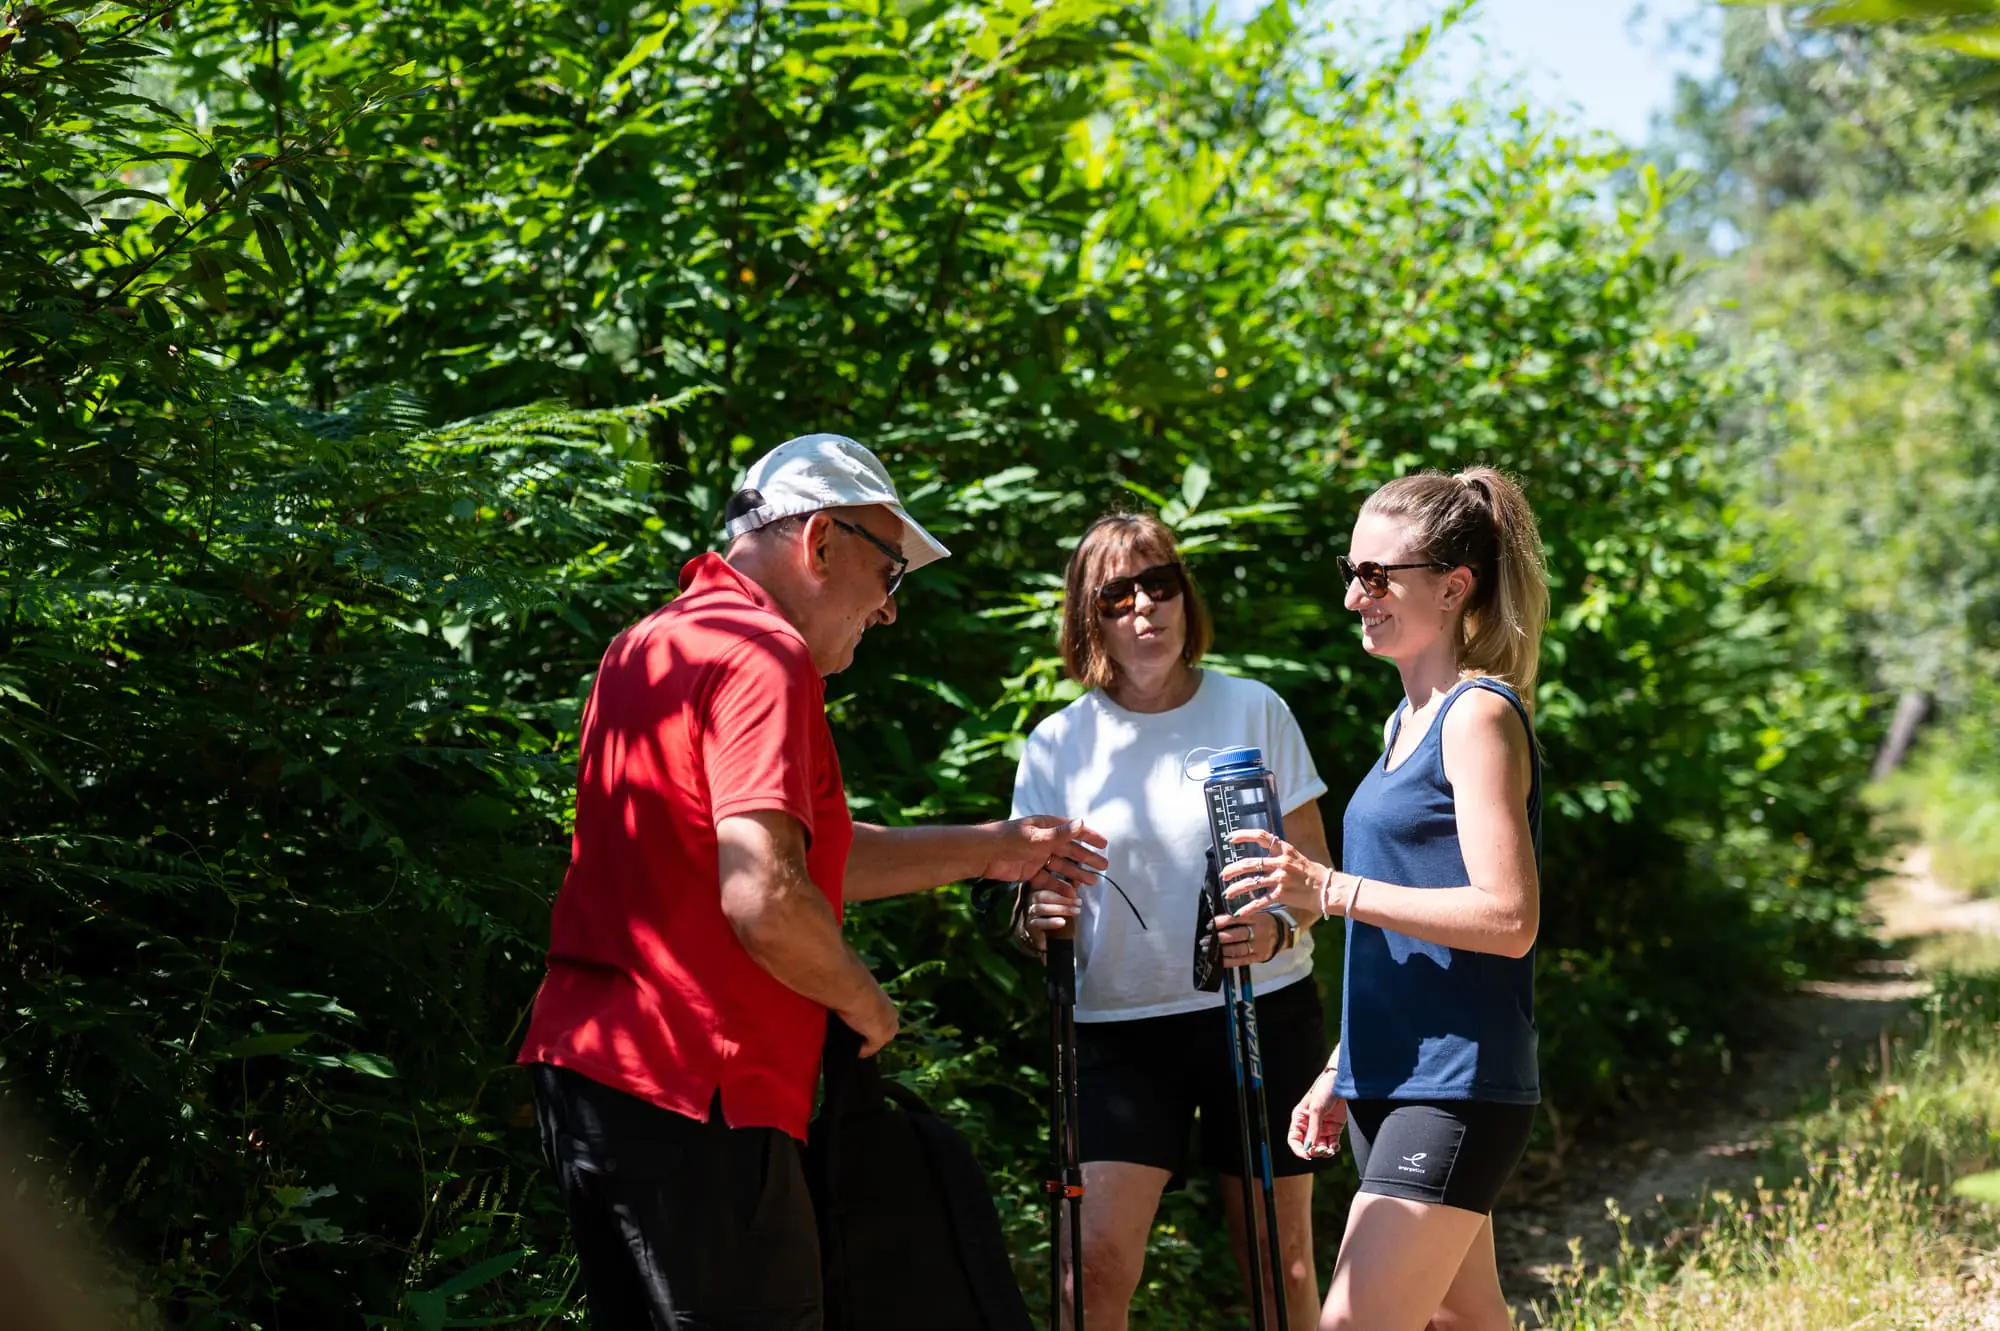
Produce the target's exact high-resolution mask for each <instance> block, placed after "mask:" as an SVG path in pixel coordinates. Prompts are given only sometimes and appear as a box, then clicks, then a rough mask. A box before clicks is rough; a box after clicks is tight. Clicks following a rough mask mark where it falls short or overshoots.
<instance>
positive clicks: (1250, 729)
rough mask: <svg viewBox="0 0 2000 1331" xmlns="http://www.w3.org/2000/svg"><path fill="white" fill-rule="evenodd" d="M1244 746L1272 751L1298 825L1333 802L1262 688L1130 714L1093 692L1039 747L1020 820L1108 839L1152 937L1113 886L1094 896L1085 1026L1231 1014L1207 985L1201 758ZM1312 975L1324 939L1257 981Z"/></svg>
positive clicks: (1082, 937)
mask: <svg viewBox="0 0 2000 1331" xmlns="http://www.w3.org/2000/svg"><path fill="white" fill-rule="evenodd" d="M1239 744H1250V745H1255V746H1256V747H1257V748H1260V749H1262V750H1263V751H1264V765H1265V766H1266V767H1268V768H1270V769H1271V772H1272V773H1273V775H1275V776H1276V778H1277V785H1278V804H1279V807H1280V808H1281V809H1283V810H1284V811H1285V812H1286V813H1288V814H1289V813H1290V812H1291V811H1292V810H1293V809H1296V808H1298V807H1299V806H1300V805H1302V804H1304V803H1306V802H1307V801H1308V800H1312V799H1317V798H1318V797H1319V796H1320V795H1322V794H1324V793H1325V792H1326V782H1324V781H1322V780H1320V778H1319V773H1318V772H1317V771H1316V770H1315V769H1314V768H1313V761H1312V755H1311V754H1310V753H1308V752H1307V751H1306V741H1305V736H1304V735H1303V734H1302V733H1301V732H1300V730H1299V723H1298V721H1297V720H1295V719H1294V718H1293V716H1292V710H1291V708H1289V707H1287V706H1285V700H1284V699H1282V698H1280V697H1279V696H1278V695H1277V694H1276V693H1273V692H1272V691H1271V690H1270V688H1268V687H1267V686H1265V685H1263V684H1259V683H1257V682H1256V681H1255V680H1248V679H1238V678H1236V677H1235V676H1232V675H1223V674H1218V673H1217V672H1215V671H1213V670H1204V671H1202V672H1201V680H1200V682H1199V683H1198V685H1197V686H1196V688H1195V693H1194V696H1193V697H1192V698H1190V699H1188V700H1187V701H1186V702H1185V703H1183V704H1181V705H1180V706H1179V707H1176V708H1174V709H1173V710H1172V711H1168V712H1132V711H1127V710H1126V709H1125V708H1123V707H1120V706H1119V705H1118V704H1117V703H1115V702H1113V701H1111V699H1110V698H1108V697H1106V696H1105V695H1104V692H1103V691H1102V690H1100V689H1092V690H1091V691H1090V692H1089V693H1086V694H1085V695H1084V696H1083V697H1081V698H1078V699H1077V700H1076V701H1075V702H1073V703H1071V704H1070V705H1069V706H1067V707H1065V708H1063V709H1062V710H1061V711H1060V712H1057V713H1056V714H1055V715H1054V716H1051V717H1050V718H1049V719H1048V720H1046V721H1044V722H1042V723H1041V724H1040V725H1038V726H1036V727H1035V729H1034V733H1033V734H1031V735H1029V736H1028V742H1027V745H1026V747H1025V748H1023V750H1022V752H1021V766H1020V770H1019V771H1018V772H1017V773H1016V774H1015V776H1014V816H1015V817H1016V818H1020V817H1024V816H1026V815H1028V814H1035V813H1053V814H1060V815H1062V816H1063V817H1065V818H1082V819H1083V820H1084V821H1085V822H1086V823H1087V824H1089V826H1090V827H1091V828H1093V829H1094V830H1096V831H1098V832H1101V833H1103V835H1104V837H1105V839H1106V840H1107V841H1109V842H1110V846H1109V848H1108V849H1107V851H1106V852H1105V857H1106V858H1107V859H1109V860H1110V861H1111V877H1113V878H1114V879H1116V880H1117V882H1118V886H1119V887H1122V888H1124V889H1125V893H1126V895H1127V896H1129V897H1131V898H1132V904H1133V905H1134V906H1137V907H1138V911H1139V914H1140V915H1143V916H1144V917H1145V920H1146V927H1145V928H1143V929H1142V928H1141V927H1140V925H1139V921H1138V919H1136V918H1135V917H1134V915H1133V912H1132V909H1131V908H1130V907H1128V906H1127V905H1126V904H1125V902H1124V900H1123V899H1122V898H1120V897H1119V895H1118V893H1117V892H1116V891H1114V890H1113V889H1112V887H1111V885H1110V884H1109V883H1106V882H1103V881H1099V882H1098V883H1097V884H1096V885H1095V886H1093V887H1086V888H1085V889H1084V890H1083V916H1082V920H1081V922H1080V925H1079V927H1078V930H1077V996H1076V1019H1077V1020H1078V1021H1130V1020H1135V1019H1137V1018H1140V1017H1163V1016H1167V1015H1169V1014H1171V1013H1176V1012H1194V1011H1198V1010H1200V1009H1202V1008H1211V1007H1220V1006H1222V995H1221V994H1220V993H1205V992H1203V991H1202V990H1199V989H1197V988H1195V987H1194V939H1195V921H1196V917H1197V914H1198V912H1199V907H1198V905H1197V902H1198V901H1199V900H1200V897H1201V879H1202V873H1203V868H1204V861H1203V858H1202V852H1203V851H1204V850H1206V849H1208V847H1209V834H1208V812H1207V807H1206V805H1205V804H1204V803H1203V800H1202V791H1201V778H1202V777H1204V776H1206V775H1207V771H1208V765H1207V759H1208V754H1207V753H1206V752H1201V750H1214V749H1226V748H1232V747H1234V746H1236V745H1239ZM1190 754H1193V757H1192V759H1190V756H1189V755H1190ZM1190 773H1191V774H1192V775H1189V774H1190ZM1311 973H1312V939H1311V935H1310V931H1308V930H1303V929H1302V930H1300V932H1299V941H1298V944H1297V946H1295V947H1293V948H1291V949H1290V950H1289V951H1286V952H1281V953H1279V954H1278V956H1277V957H1276V958H1275V959H1273V960H1272V961H1270V962H1269V963H1267V964H1263V965H1257V966H1253V967H1251V970H1250V975H1251V979H1252V980H1253V981H1255V983H1256V986H1257V990H1258V992H1259V993H1266V992H1269V991H1271V990H1274V989H1278V988H1281V987H1283V986H1284V985H1287V984H1290V983H1292V982H1293V981H1296V980H1299V979H1302V978H1304V977H1305V976H1307V975H1310V974H1311Z"/></svg>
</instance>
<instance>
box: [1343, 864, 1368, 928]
mask: <svg viewBox="0 0 2000 1331" xmlns="http://www.w3.org/2000/svg"><path fill="white" fill-rule="evenodd" d="M1367 881H1368V880H1367V879H1366V878H1363V877H1362V876H1361V875H1360V874H1355V875H1354V886H1353V888H1351V889H1350V890H1349V891H1348V893H1347V909H1346V910H1345V911H1342V912H1341V913H1342V914H1343V915H1345V916H1346V917H1347V918H1348V919H1350V920H1351V919H1353V918H1354V906H1355V903H1356V902H1358V901H1360V900H1361V885H1362V884H1363V883H1365V882H1367Z"/></svg>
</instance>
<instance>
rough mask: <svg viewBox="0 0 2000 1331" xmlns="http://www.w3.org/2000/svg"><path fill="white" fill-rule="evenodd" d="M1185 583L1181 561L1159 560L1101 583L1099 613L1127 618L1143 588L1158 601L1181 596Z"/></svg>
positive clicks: (1109, 617)
mask: <svg viewBox="0 0 2000 1331" xmlns="http://www.w3.org/2000/svg"><path fill="white" fill-rule="evenodd" d="M1185 585H1186V584H1184V583H1183V582H1182V581H1181V566H1180V565H1179V564H1155V565H1153V566H1152V567H1151V568H1142V569H1140V570H1139V571H1138V572H1137V573H1134V574H1133V575H1132V576H1131V577H1129V578H1113V579H1112V580H1111V581H1109V582H1107V583H1105V584H1104V585H1103V586H1102V587H1099V588H1098V589H1097V613H1098V614H1100V615H1103V616H1104V617H1105V618H1106V619H1123V618H1125V616H1127V615H1129V614H1131V613H1132V607H1133V606H1134V605H1136V604H1137V603H1138V599H1139V593H1140V592H1144V593H1146V595H1147V596H1149V597H1151V598H1152V600H1153V602H1154V603H1155V604H1158V603H1159V602H1161V601H1171V600H1173V599H1174V598H1175V597H1176V596H1179V595H1180V594H1181V588H1182V587H1183V586H1185Z"/></svg>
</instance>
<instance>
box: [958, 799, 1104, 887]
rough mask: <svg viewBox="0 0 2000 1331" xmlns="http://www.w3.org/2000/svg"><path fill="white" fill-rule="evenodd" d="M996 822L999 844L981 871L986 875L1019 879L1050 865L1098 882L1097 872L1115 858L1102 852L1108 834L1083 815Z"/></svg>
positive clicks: (1081, 882) (1084, 881)
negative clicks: (1085, 821) (1090, 825)
mask: <svg viewBox="0 0 2000 1331" xmlns="http://www.w3.org/2000/svg"><path fill="white" fill-rule="evenodd" d="M992 826H993V829H994V831H995V833H996V834H997V836H996V840H997V844H996V846H995V847H994V850H993V855H992V858H991V859H989V860H988V861H987V863H986V867H985V868H984V869H982V870H981V871H980V874H979V876H980V877H982V878H991V879H994V880H996V881H998V882H1003V883H1018V882H1021V881H1023V880H1026V879H1032V878H1033V877H1034V876H1035V875H1036V874H1038V873H1040V872H1042V871H1043V870H1044V869H1050V870H1053V871H1054V872H1055V873H1056V874H1058V875H1060V876H1061V877H1062V878H1064V879H1066V880H1067V881H1069V882H1070V883H1072V884H1074V885H1076V886H1079V887H1082V886H1086V885H1088V884H1091V883H1095V882H1096V881H1097V875H1098V874H1099V873H1101V872H1103V871H1104V870H1105V869H1108V868H1110V867H1111V861H1109V860H1107V859H1105V858H1104V856H1102V855H1100V854H1098V852H1099V851H1101V850H1103V849H1104V846H1105V840H1104V838H1103V837H1102V836H1101V835H1099V834H1098V833H1096V832H1093V831H1091V830H1090V829H1089V828H1088V827H1085V826H1084V825H1083V820H1082V819H1081V818H1059V817H1057V816H1056V815H1054V814H1049V813H1038V814H1033V815H1031V816H1029V817H1027V818H1016V819H1014V820H1013V821H1011V822H1005V823H995V824H993V825H992Z"/></svg>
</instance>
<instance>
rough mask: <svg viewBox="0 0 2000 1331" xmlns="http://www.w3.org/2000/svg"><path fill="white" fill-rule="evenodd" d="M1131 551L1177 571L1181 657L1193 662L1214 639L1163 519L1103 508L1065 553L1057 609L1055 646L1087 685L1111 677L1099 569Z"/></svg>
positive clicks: (1073, 676) (1114, 669) (1198, 594)
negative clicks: (1183, 626) (1058, 636)
mask: <svg viewBox="0 0 2000 1331" xmlns="http://www.w3.org/2000/svg"><path fill="white" fill-rule="evenodd" d="M1133 553H1137V554H1140V555H1143V556H1145V557H1146V558H1148V559H1150V560H1151V561H1152V562H1153V563H1156V564H1175V565H1178V566H1179V568H1180V571H1181V600H1182V601H1183V603H1184V604H1185V605H1186V607H1187V608H1186V610H1185V611H1184V612H1183V614H1182V618H1183V619H1184V620H1185V621H1186V623H1187V640H1186V641H1185V642H1183V643H1182V644H1181V660H1183V661H1185V662H1186V663H1187V664H1189V665H1194V664H1195V663H1196V662H1197V661H1199V660H1201V658H1202V654H1203V653H1204V652H1206V651H1207V650H1208V647H1209V644H1210V643H1211V642H1213V641H1214V640H1215V627H1214V625H1213V624H1212V623H1211V622H1210V620H1209V617H1208V607H1207V606H1205V605H1203V604H1202V600H1201V591H1200V589H1199V588H1197V587H1196V586H1195V582H1194V574H1193V572H1192V571H1190V570H1189V568H1188V566H1187V565H1186V564H1184V563H1182V562H1181V556H1180V551H1179V549H1177V548H1176V546H1175V543H1174V533H1173V531H1172V529H1171V528H1169V527H1168V526H1167V524H1166V523H1164V522H1162V521H1160V520H1159V519H1158V518H1156V517H1154V516H1153V515H1152V514H1150V513H1107V514H1105V515H1104V516H1103V517H1101V518H1099V519H1098V520H1097V521H1095V522H1093V523H1091V524H1090V526H1089V527H1087V528H1086V529H1085V530H1084V533H1083V539H1082V540H1080V541H1078V542H1077V543H1076V552H1075V553H1074V554H1072V555H1071V556H1070V557H1069V571H1068V572H1067V573H1066V574H1064V575H1063V612H1062V636H1061V639H1060V650H1061V652H1062V660H1063V667H1064V669H1066V670H1068V671H1069V677H1070V678H1071V679H1073V680H1075V681H1076V682H1077V683H1079V684H1081V685H1083V686H1084V687H1085V688H1087V689H1102V688H1108V687H1109V686H1110V685H1111V682H1112V681H1113V680H1114V679H1116V678H1117V667H1116V666H1114V665H1113V664H1112V661H1111V654H1110V653H1109V652H1107V651H1105V650H1104V626H1103V625H1102V624H1101V623H1099V621H1098V617H1097V589H1098V587H1099V586H1100V585H1102V584H1103V582H1104V570H1105V568H1106V567H1107V566H1109V565H1110V563H1111V561H1112V560H1113V559H1116V558H1117V557H1118V556H1119V555H1124V554H1133Z"/></svg>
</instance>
